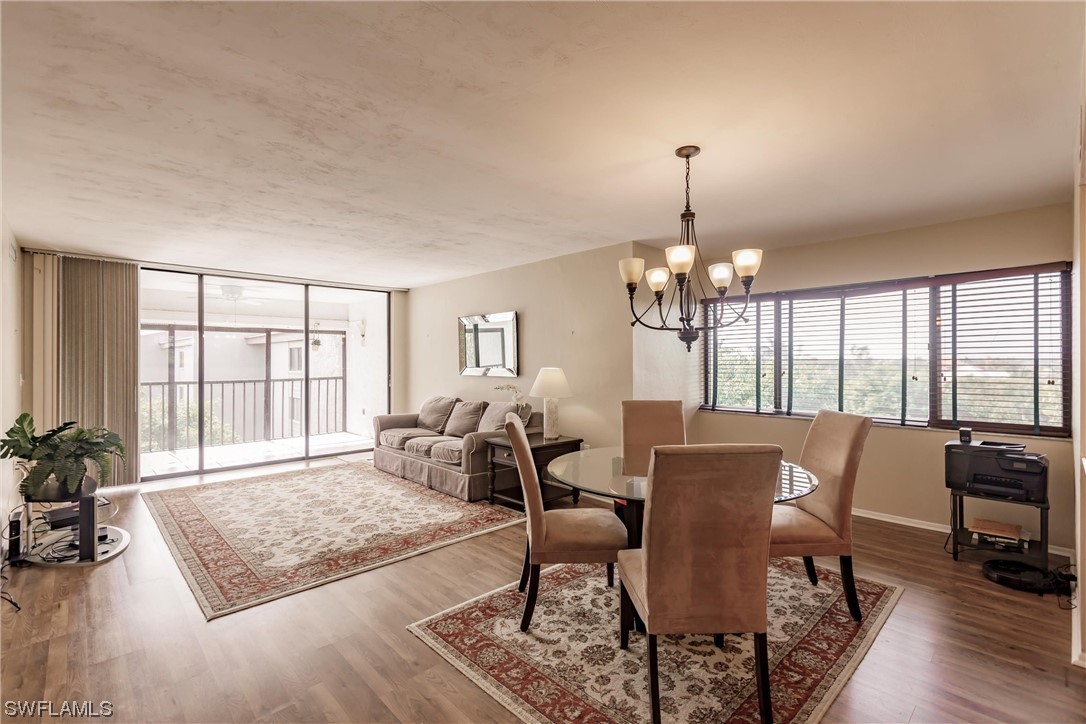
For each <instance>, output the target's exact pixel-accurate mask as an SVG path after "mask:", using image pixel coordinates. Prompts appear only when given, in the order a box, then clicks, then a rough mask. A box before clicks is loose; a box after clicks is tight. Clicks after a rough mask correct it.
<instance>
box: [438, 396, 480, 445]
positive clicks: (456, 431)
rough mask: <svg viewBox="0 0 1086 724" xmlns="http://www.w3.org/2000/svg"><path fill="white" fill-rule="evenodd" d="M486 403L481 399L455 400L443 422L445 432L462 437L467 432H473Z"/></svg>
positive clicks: (476, 427)
mask: <svg viewBox="0 0 1086 724" xmlns="http://www.w3.org/2000/svg"><path fill="white" fill-rule="evenodd" d="M488 404H489V403H487V402H483V401H472V402H469V401H466V400H465V401H462V402H457V403H456V407H454V408H453V411H452V414H451V415H449V421H448V422H447V423H445V434H446V435H452V436H453V437H464V435H467V434H468V433H469V432H475V430H476V429H478V427H479V420H480V418H482V416H483V412H484V411H485V410H486V408H487V405H488Z"/></svg>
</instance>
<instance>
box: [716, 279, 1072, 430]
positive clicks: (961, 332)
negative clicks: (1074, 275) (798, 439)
mask: <svg viewBox="0 0 1086 724" xmlns="http://www.w3.org/2000/svg"><path fill="white" fill-rule="evenodd" d="M1070 290H1071V279H1070V265H1069V264H1048V265H1043V266H1037V267H1028V268H1021V269H1007V270H999V271H993V272H978V273H972V274H956V275H946V276H941V277H930V278H921V279H907V280H900V281H892V282H880V283H874V284H865V285H856V286H850V287H835V288H832V289H814V290H805V291H797V292H781V293H773V294H761V295H752V296H751V305H750V309H749V310H748V312H747V314H746V321H745V322H740V323H739V324H736V325H735V326H733V327H727V328H725V329H721V330H716V331H713V332H710V333H709V334H708V335H706V336H705V341H704V353H705V359H704V362H705V395H704V405H703V406H704V407H705V408H708V409H730V410H747V411H753V412H762V413H768V414H785V415H792V414H801V415H802V414H813V413H815V412H817V411H818V410H820V409H823V408H829V409H834V410H844V411H846V412H855V413H859V414H863V415H868V416H870V417H873V418H875V419H878V420H880V421H883V422H896V423H898V424H901V425H927V426H930V427H945V428H956V427H973V428H975V429H978V430H986V431H994V432H1000V431H1002V432H1021V433H1026V434H1034V435H1054V436H1067V435H1069V434H1070V427H1071V390H1070V380H1071V369H1070V350H1071V332H1070V324H1071V310H1070V304H1071V299H1070V296H1071V291H1070Z"/></svg>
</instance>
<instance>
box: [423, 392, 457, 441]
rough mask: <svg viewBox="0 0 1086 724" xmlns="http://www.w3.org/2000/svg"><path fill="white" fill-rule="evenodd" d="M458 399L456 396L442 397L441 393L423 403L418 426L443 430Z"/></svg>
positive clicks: (437, 430)
mask: <svg viewBox="0 0 1086 724" xmlns="http://www.w3.org/2000/svg"><path fill="white" fill-rule="evenodd" d="M457 401H458V400H457V398H455V397H442V396H441V395H435V396H434V397H431V398H430V399H428V400H427V401H426V402H424V403H422V407H421V408H420V409H419V422H418V426H419V427H424V428H426V429H427V430H433V431H434V432H436V433H440V432H442V431H443V430H444V429H445V424H446V423H447V422H448V421H449V415H451V414H452V411H453V407H455V406H456V403H457Z"/></svg>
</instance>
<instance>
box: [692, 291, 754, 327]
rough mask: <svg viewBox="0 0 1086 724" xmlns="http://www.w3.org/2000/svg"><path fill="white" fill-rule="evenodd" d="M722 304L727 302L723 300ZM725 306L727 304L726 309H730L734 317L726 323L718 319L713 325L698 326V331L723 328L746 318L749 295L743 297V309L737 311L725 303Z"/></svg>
mask: <svg viewBox="0 0 1086 724" xmlns="http://www.w3.org/2000/svg"><path fill="white" fill-rule="evenodd" d="M724 304H727V302H724ZM727 306H728V309H730V310H731V311H732V313H733V314H735V319H733V320H731V321H730V322H726V323H725V322H720V321H719V320H718V323H717V324H715V325H713V326H708V325H707V326H705V327H699V328H698V329H699V330H700V331H702V332H707V331H709V330H712V329H723V328H725V327H730V326H732V325H733V324H737V323H739V322H745V321H746V319H747V317H746V315H747V308H748V307H750V297H749V296H747V297H744V299H743V309H742V310H741V311H739V312H736V311H735V308H734V307H733V306H732V305H731V304H727Z"/></svg>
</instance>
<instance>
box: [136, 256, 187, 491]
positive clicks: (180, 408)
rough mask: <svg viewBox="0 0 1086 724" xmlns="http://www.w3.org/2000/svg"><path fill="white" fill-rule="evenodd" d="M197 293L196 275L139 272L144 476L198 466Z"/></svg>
mask: <svg viewBox="0 0 1086 724" xmlns="http://www.w3.org/2000/svg"><path fill="white" fill-rule="evenodd" d="M199 294H200V279H199V277H198V276H197V275H195V274H180V273H176V272H161V271H151V270H147V269H144V270H142V271H141V272H140V352H139V355H140V360H139V362H140V396H139V400H140V411H139V412H140V474H141V475H142V476H143V477H145V478H148V477H157V476H161V475H178V474H183V473H191V472H197V471H199V470H200V403H199V398H200V394H199V376H198V372H197V366H198V364H199V356H200V341H199V339H198V337H197V335H196V330H197V327H198V323H199ZM128 454H129V455H131V454H132V450H131V449H130V450H129V451H128Z"/></svg>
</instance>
